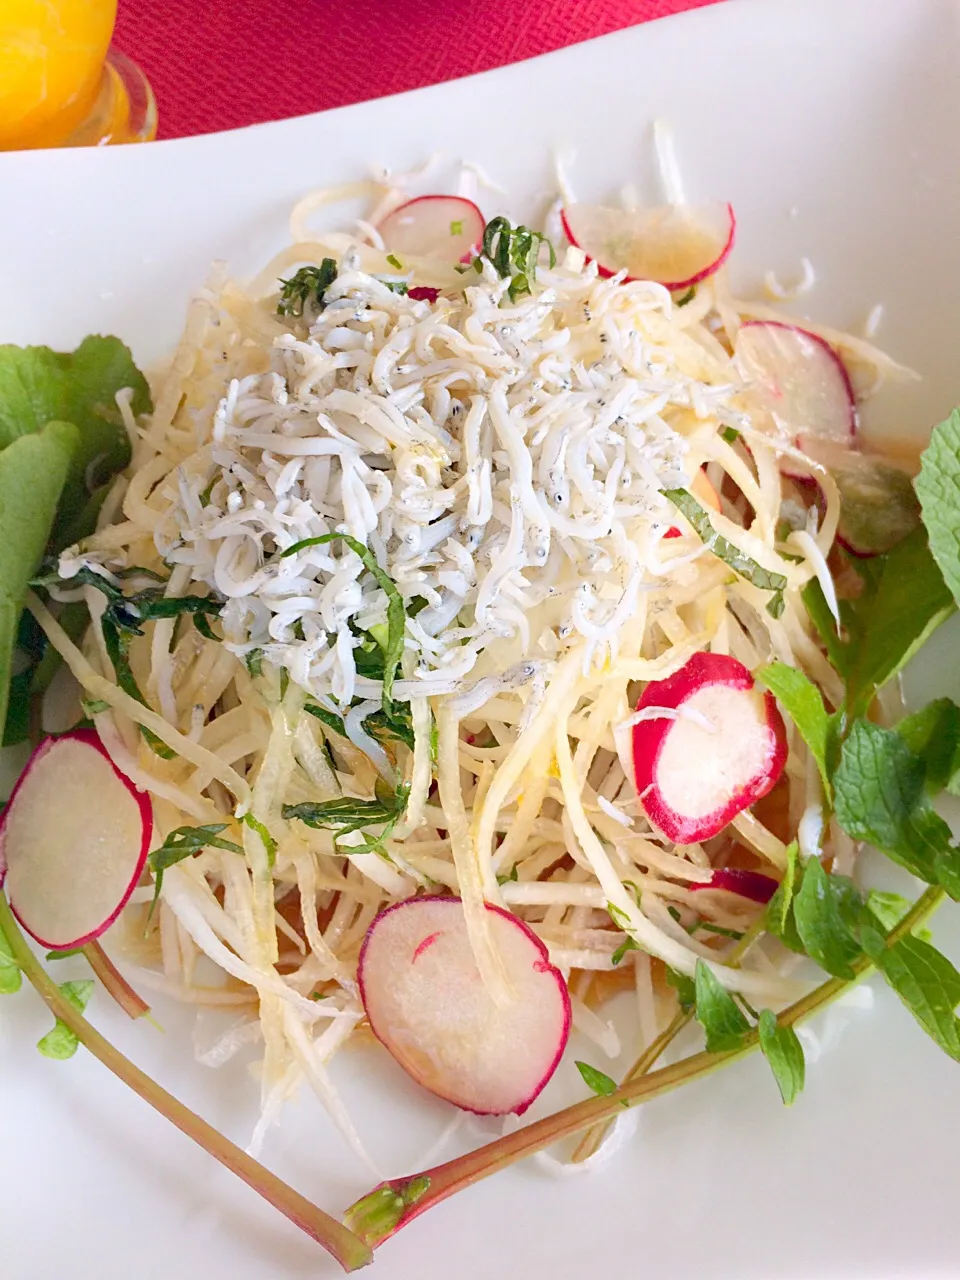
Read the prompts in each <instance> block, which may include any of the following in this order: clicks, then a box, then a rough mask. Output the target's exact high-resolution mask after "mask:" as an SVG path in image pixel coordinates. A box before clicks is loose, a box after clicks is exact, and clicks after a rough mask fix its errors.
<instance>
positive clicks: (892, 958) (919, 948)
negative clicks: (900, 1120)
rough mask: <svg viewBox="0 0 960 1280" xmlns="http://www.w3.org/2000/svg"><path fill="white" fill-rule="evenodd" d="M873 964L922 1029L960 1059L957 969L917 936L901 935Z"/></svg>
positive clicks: (955, 1057)
mask: <svg viewBox="0 0 960 1280" xmlns="http://www.w3.org/2000/svg"><path fill="white" fill-rule="evenodd" d="M876 964H877V968H878V969H879V970H880V972H881V973H882V974H883V976H884V978H886V980H887V982H888V983H889V984H890V986H891V987H892V988H893V989H894V991H895V992H896V993H897V995H898V996H899V997H900V999H901V1000H902V1001H903V1003H904V1004H905V1005H906V1006H907V1008H908V1009H909V1010H910V1012H911V1013H912V1014H913V1016H914V1017H915V1018H916V1020H917V1021H918V1022H919V1023H920V1025H921V1026H922V1027H923V1029H924V1031H926V1032H927V1034H928V1035H929V1036H930V1037H931V1038H932V1039H933V1040H935V1041H936V1042H937V1044H938V1045H939V1046H940V1048H941V1049H943V1050H944V1052H945V1053H948V1054H949V1055H950V1057H951V1058H954V1059H955V1060H957V1061H960V1022H958V1021H957V1017H956V1015H955V1013H954V1010H955V1009H956V1007H957V1005H958V1004H960V973H958V972H957V970H956V969H955V968H954V967H953V965H952V964H951V963H950V961H949V960H948V959H947V958H946V956H944V955H942V954H941V953H940V952H939V951H938V950H937V949H936V947H933V946H931V945H930V943H929V942H924V941H922V940H921V939H920V938H914V937H906V938H901V939H900V941H899V942H897V943H895V945H894V946H892V947H888V948H886V949H885V950H884V951H882V952H881V954H880V955H879V956H878V957H877V959H876Z"/></svg>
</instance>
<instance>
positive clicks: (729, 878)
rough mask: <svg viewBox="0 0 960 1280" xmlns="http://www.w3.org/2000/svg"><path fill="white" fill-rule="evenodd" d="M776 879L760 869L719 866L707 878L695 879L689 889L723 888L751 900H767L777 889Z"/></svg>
mask: <svg viewBox="0 0 960 1280" xmlns="http://www.w3.org/2000/svg"><path fill="white" fill-rule="evenodd" d="M777 886H778V881H776V880H774V879H773V877H772V876H765V875H764V874H763V873H762V872H761V871H746V870H743V869H742V868H740V867H720V868H719V869H718V870H717V871H714V873H713V876H712V877H711V878H710V879H709V880H699V881H695V882H694V883H692V884H691V885H690V888H691V889H725V890H726V891H727V893H736V894H738V895H739V896H740V897H741V898H749V899H750V901H751V902H769V901H770V899H771V898H772V897H773V895H774V894H775V893H776V891H777Z"/></svg>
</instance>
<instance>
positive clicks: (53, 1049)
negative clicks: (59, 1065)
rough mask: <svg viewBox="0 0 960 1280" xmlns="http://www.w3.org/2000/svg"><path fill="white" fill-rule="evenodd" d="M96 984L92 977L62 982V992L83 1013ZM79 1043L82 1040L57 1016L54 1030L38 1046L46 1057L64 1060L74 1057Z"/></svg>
mask: <svg viewBox="0 0 960 1280" xmlns="http://www.w3.org/2000/svg"><path fill="white" fill-rule="evenodd" d="M95 985H96V983H94V981H93V979H92V978H83V979H81V980H79V981H74V982H62V983H61V984H60V994H61V995H62V996H63V998H64V1000H66V1001H67V1003H68V1004H70V1005H72V1006H73V1008H74V1009H76V1011H77V1013H83V1012H84V1010H85V1009H86V1007H87V1005H88V1004H89V1003H90V997H91V996H92V995H93V989H94V987H95ZM79 1044H80V1042H79V1041H78V1040H77V1037H76V1036H75V1035H74V1033H73V1032H72V1031H71V1030H70V1028H69V1027H68V1026H67V1024H66V1023H65V1022H61V1021H60V1019H59V1018H57V1020H56V1022H55V1023H54V1026H53V1030H52V1031H48V1032H47V1034H46V1035H45V1036H44V1037H43V1039H42V1040H39V1041H38V1042H37V1048H38V1049H39V1050H40V1052H41V1053H42V1054H43V1056H44V1057H45V1058H54V1059H56V1060H57V1061H60V1062H64V1061H66V1059H67V1058H72V1057H73V1055H74V1054H75V1053H76V1052H77V1049H78V1048H79Z"/></svg>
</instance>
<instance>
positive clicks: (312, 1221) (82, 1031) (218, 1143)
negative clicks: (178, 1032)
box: [0, 893, 372, 1271]
mask: <svg viewBox="0 0 960 1280" xmlns="http://www.w3.org/2000/svg"><path fill="white" fill-rule="evenodd" d="M0 932H2V933H3V935H4V937H5V938H6V940H7V943H8V945H9V948H10V953H11V955H12V956H13V958H14V960H15V961H16V962H17V964H18V965H19V966H20V969H21V971H22V972H23V974H24V975H25V976H26V978H27V980H28V981H29V982H30V984H31V985H32V986H33V988H34V990H35V991H36V992H37V994H38V995H39V996H40V997H41V999H42V1000H43V1001H44V1002H45V1004H46V1005H47V1007H48V1008H49V1009H50V1011H51V1013H52V1014H53V1015H54V1017H55V1018H59V1019H60V1021H61V1022H63V1023H64V1024H65V1025H66V1026H68V1027H69V1028H70V1030H71V1031H72V1032H73V1034H74V1035H75V1036H76V1037H77V1039H78V1040H79V1041H80V1043H81V1044H82V1045H83V1046H84V1047H85V1048H86V1049H89V1051H90V1052H91V1053H92V1054H93V1056H94V1057H95V1058H97V1059H98V1060H99V1061H100V1062H102V1063H103V1065H104V1066H105V1067H106V1068H107V1069H108V1070H109V1071H112V1072H113V1074H114V1075H115V1076H117V1077H118V1079H120V1080H122V1081H123V1082H124V1084H127V1085H129V1086H130V1088H131V1089H132V1090H133V1091H134V1093H136V1094H139V1096H140V1097H141V1098H143V1100H144V1102H148V1103H149V1104H150V1106H151V1107H153V1108H154V1110H156V1111H159V1112H160V1114H161V1115H162V1116H166V1118H167V1119H168V1120H169V1121H170V1122H171V1123H172V1124H175V1125H176V1127H177V1128H178V1129H179V1130H180V1132H181V1133H184V1134H186V1136H187V1137H188V1138H192V1139H193V1141H194V1142H196V1143H197V1145H198V1146H201V1147H202V1148H203V1149H204V1151H206V1152H208V1153H209V1154H210V1155H212V1156H213V1158H214V1159H215V1160H219V1162H220V1163H221V1164H222V1165H223V1166H224V1167H225V1168H227V1169H229V1170H231V1172H233V1173H235V1174H236V1175H237V1177H238V1178H240V1179H241V1181H243V1182H245V1183H246V1184H247V1186H248V1187H251V1188H252V1189H253V1190H254V1191H256V1192H257V1194H258V1195H261V1196H263V1198H264V1200H266V1201H267V1203H268V1204H272V1205H273V1207H274V1208H275V1209H279V1210H280V1212H281V1213H282V1214H283V1215H284V1217H286V1218H289V1219H290V1221H291V1222H292V1223H294V1224H295V1225H296V1226H298V1227H299V1228H300V1230H301V1231H304V1232H305V1233H306V1234H307V1235H308V1236H310V1238H311V1239H312V1240H315V1241H316V1242H317V1244H319V1245H322V1246H323V1248H324V1249H326V1250H327V1252H328V1253H330V1254H332V1255H333V1257H334V1258H336V1260H337V1261H338V1262H339V1263H340V1265H341V1266H342V1267H343V1269H344V1271H356V1270H357V1269H358V1268H359V1267H363V1266H366V1264H367V1263H368V1262H370V1261H372V1254H371V1252H370V1249H369V1248H368V1247H367V1245H365V1244H364V1243H363V1242H362V1241H361V1240H359V1239H358V1238H357V1237H356V1236H355V1235H354V1234H353V1233H352V1232H351V1231H349V1230H348V1229H347V1228H346V1227H345V1226H343V1224H342V1223H339V1222H337V1221H336V1219H335V1218H331V1217H330V1215H329V1214H326V1213H324V1212H323V1210H322V1209H318V1208H317V1206H316V1205H315V1204H312V1203H311V1202H310V1201H309V1200H307V1199H306V1197H305V1196H302V1195H300V1193H299V1192H298V1191H294V1189H293V1188H292V1187H290V1186H288V1185H287V1184H286V1183H285V1182H283V1181H282V1180H281V1179H280V1178H278V1177H277V1176H276V1175H275V1174H273V1173H271V1172H270V1171H269V1169H265V1168H264V1167H263V1165H261V1164H259V1163H258V1162H257V1161H256V1160H254V1159H253V1158H252V1157H251V1156H248V1155H247V1153H246V1152H245V1151H241V1150H240V1148H239V1147H238V1146H235V1145H234V1143H232V1142H231V1141H230V1139H229V1138H226V1137H224V1135H223V1134H222V1133H218V1132H217V1130H216V1129H214V1128H213V1126H212V1125H209V1124H207V1122H206V1120H202V1119H201V1118H200V1116H198V1115H196V1114H195V1113H194V1112H193V1111H191V1110H190V1109H189V1108H188V1107H185V1106H184V1105H183V1103H182V1102H178V1101H177V1099H176V1098H174V1097H173V1096H172V1094H169V1093H167V1091H166V1090H165V1089H164V1088H162V1087H161V1086H160V1085H159V1084H157V1082H156V1081H155V1080H151V1079H150V1077H149V1076H148V1075H146V1074H145V1073H144V1072H143V1071H141V1070H140V1068H139V1067H137V1066H134V1064H133V1063H132V1062H131V1061H130V1060H129V1058H125V1057H124V1056H123V1054H122V1053H121V1052H120V1051H119V1050H118V1049H115V1048H114V1047H113V1045H112V1044H111V1043H110V1042H109V1040H106V1039H105V1038H104V1037H103V1036H102V1035H101V1034H100V1032H99V1031H97V1030H96V1029H95V1028H94V1027H92V1026H91V1025H90V1023H89V1022H88V1021H87V1020H86V1018H84V1017H83V1016H82V1014H79V1013H77V1011H76V1009H74V1008H73V1006H72V1005H70V1004H69V1003H68V1002H67V1001H66V1000H65V999H64V998H63V996H62V995H61V994H60V990H59V988H58V987H57V985H56V983H55V982H53V981H52V980H51V979H50V977H49V976H48V975H47V972H46V970H45V969H44V968H43V966H42V965H41V964H40V962H39V960H37V958H36V956H35V955H34V954H33V952H32V951H31V950H30V948H29V947H28V946H27V943H26V939H25V938H24V936H23V934H22V933H21V932H20V929H19V927H18V925H17V922H16V919H15V918H14V915H13V912H12V911H11V910H10V906H9V903H8V902H7V900H6V897H5V896H4V894H2V893H0Z"/></svg>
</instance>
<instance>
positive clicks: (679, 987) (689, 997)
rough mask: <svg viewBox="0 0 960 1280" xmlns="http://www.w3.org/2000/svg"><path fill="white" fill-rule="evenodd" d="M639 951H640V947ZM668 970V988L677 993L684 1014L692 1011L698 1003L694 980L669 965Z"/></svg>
mask: <svg viewBox="0 0 960 1280" xmlns="http://www.w3.org/2000/svg"><path fill="white" fill-rule="evenodd" d="M634 945H636V944H634ZM637 950H638V951H639V947H638V948H637ZM666 969H667V986H668V987H673V989H674V991H676V993H677V1002H678V1003H679V1005H680V1008H681V1009H682V1010H683V1011H684V1012H686V1011H687V1010H688V1009H692V1008H693V1006H694V1005H695V1004H696V1003H697V988H696V984H695V983H694V981H693V979H692V978H688V977H687V975H686V974H685V973H678V972H677V971H676V969H671V968H670V966H669V965H667V966H666Z"/></svg>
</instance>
